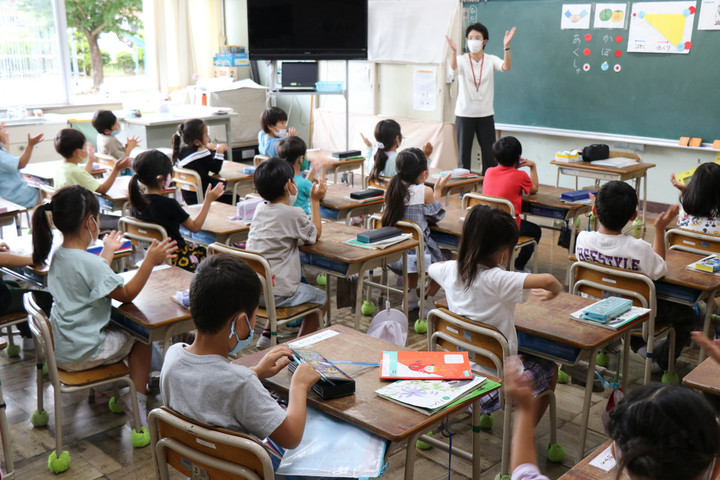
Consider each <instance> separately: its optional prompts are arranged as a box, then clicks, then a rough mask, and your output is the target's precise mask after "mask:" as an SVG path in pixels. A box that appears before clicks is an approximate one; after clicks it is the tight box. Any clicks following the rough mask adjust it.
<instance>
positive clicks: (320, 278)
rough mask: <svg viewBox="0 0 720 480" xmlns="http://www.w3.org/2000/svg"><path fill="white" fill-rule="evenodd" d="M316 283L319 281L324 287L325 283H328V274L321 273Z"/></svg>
mask: <svg viewBox="0 0 720 480" xmlns="http://www.w3.org/2000/svg"><path fill="white" fill-rule="evenodd" d="M315 283H317V284H318V285H320V286H321V287H324V286H325V285H327V275H325V274H324V273H321V274H320V275H318V276H317V278H316V279H315Z"/></svg>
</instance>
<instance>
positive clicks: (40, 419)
mask: <svg viewBox="0 0 720 480" xmlns="http://www.w3.org/2000/svg"><path fill="white" fill-rule="evenodd" d="M49 421H50V414H49V413H48V411H47V410H43V411H42V412H38V411H37V410H35V411H34V412H33V413H32V415H30V423H32V424H33V427H44V426H45V425H47V424H48V422H49Z"/></svg>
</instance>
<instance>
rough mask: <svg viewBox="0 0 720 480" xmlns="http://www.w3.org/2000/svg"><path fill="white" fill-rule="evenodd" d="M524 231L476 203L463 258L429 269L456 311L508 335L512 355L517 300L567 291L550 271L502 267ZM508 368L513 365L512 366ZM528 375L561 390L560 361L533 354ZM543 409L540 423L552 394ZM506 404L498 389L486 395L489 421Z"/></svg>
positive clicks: (543, 386)
mask: <svg viewBox="0 0 720 480" xmlns="http://www.w3.org/2000/svg"><path fill="white" fill-rule="evenodd" d="M517 239H518V231H517V224H516V223H515V219H513V218H512V217H511V216H510V214H508V213H507V212H505V211H502V210H500V209H497V208H490V207H489V206H487V205H476V206H474V207H473V208H472V209H471V210H470V212H469V214H468V215H467V216H466V218H465V222H463V231H462V236H461V237H460V246H459V249H458V258H457V260H452V261H449V262H440V263H434V264H432V265H430V268H429V269H428V273H429V275H430V277H431V278H432V279H433V280H434V281H435V282H437V283H438V284H439V285H440V286H441V287H442V288H443V289H444V290H445V297H446V298H447V302H448V308H449V310H450V311H451V312H453V313H456V314H458V315H462V316H463V317H465V318H467V319H469V320H471V321H474V322H478V323H482V324H484V325H490V326H492V327H495V328H497V329H498V330H499V331H500V333H502V334H503V336H504V337H505V338H506V339H507V342H508V347H509V350H510V354H511V355H516V354H517V351H518V340H517V332H516V331H515V305H516V304H518V303H523V302H525V301H526V300H527V298H528V295H529V294H530V289H535V290H533V294H535V295H539V296H540V297H541V298H542V299H543V300H549V299H551V298H553V297H555V296H556V295H557V294H558V293H560V292H561V291H562V290H563V287H562V285H561V284H560V282H558V280H557V279H556V278H555V277H554V276H552V275H551V274H549V273H541V274H530V273H525V272H509V271H507V270H505V269H504V268H502V267H501V265H505V264H507V258H508V256H509V255H510V253H511V252H512V250H513V248H515V244H517ZM506 371H507V367H506ZM523 371H524V373H523V375H524V376H526V377H527V378H528V379H529V380H531V384H532V386H533V392H534V393H535V394H538V393H540V392H543V391H545V390H547V389H548V388H550V389H553V390H554V389H555V384H556V382H557V366H556V365H555V363H553V362H551V361H549V360H544V359H541V358H538V357H534V356H531V355H524V357H523ZM542 402H543V403H542V408H541V409H540V410H539V411H538V412H537V415H536V417H535V423H537V422H538V421H539V420H540V419H541V418H542V415H543V413H544V412H545V408H547V405H548V402H549V398H548V397H543V400H542ZM498 408H500V402H499V397H498V395H497V393H496V392H495V393H491V394H489V395H487V396H486V397H483V398H482V401H481V409H482V413H483V418H482V419H481V422H482V424H483V425H484V426H488V427H489V426H491V425H492V417H491V416H490V415H491V414H492V412H494V411H495V410H497V409H498Z"/></svg>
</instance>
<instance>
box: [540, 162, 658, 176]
mask: <svg viewBox="0 0 720 480" xmlns="http://www.w3.org/2000/svg"><path fill="white" fill-rule="evenodd" d="M550 164H551V165H557V166H558V167H561V168H562V167H565V168H576V169H578V170H591V171H596V172H610V173H619V174H629V173H636V172H645V171H647V170H648V169H650V168H653V167H654V166H655V164H654V163H636V164H634V165H628V166H627V167H621V168H618V167H610V166H608V165H595V164H593V163H591V162H585V161H582V160H579V161H576V162H558V161H556V160H552V161H551V162H550Z"/></svg>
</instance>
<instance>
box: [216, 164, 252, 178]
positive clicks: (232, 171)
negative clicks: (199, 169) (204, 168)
mask: <svg viewBox="0 0 720 480" xmlns="http://www.w3.org/2000/svg"><path fill="white" fill-rule="evenodd" d="M247 166H248V165H246V164H244V163H239V162H231V161H230V160H225V161H224V162H223V166H222V169H221V170H220V172H219V173H218V174H217V176H218V177H220V178H221V179H222V180H225V181H226V182H238V181H240V180H248V179H252V175H250V174H248V173H245V172H243V170H244V169H245V168H247Z"/></svg>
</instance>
